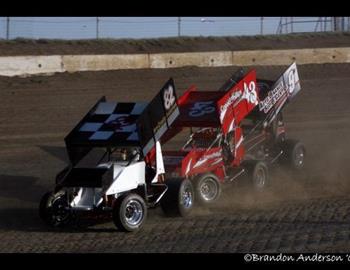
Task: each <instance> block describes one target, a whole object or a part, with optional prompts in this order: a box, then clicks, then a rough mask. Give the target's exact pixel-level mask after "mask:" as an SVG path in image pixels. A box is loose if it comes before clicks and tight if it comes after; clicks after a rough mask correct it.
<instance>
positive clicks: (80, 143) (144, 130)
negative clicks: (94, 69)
mask: <svg viewBox="0 0 350 270" xmlns="http://www.w3.org/2000/svg"><path fill="white" fill-rule="evenodd" d="M178 115H179V110H178V107H177V100H176V93H175V86H174V82H173V80H172V79H170V80H169V81H168V82H167V83H166V84H165V85H164V86H163V88H162V89H161V90H160V91H159V92H158V94H157V95H156V96H155V98H154V99H153V100H152V101H151V102H150V103H145V102H137V103H135V102H123V103H120V102H109V101H106V98H105V97H102V98H101V99H100V100H99V101H98V102H97V103H96V104H95V105H94V106H93V107H92V108H91V109H90V110H89V112H88V113H87V114H86V115H85V117H84V118H83V119H82V120H81V121H80V122H79V123H78V124H77V125H76V126H75V127H74V129H73V130H72V131H71V132H70V133H69V134H68V135H67V136H66V138H65V142H66V146H67V151H68V155H69V158H70V161H71V162H72V163H73V164H76V163H78V162H79V160H81V159H82V158H83V157H84V156H85V155H86V154H87V153H88V152H89V151H90V150H91V148H92V147H98V146H101V147H118V146H120V147H128V146H138V147H141V148H142V150H143V153H144V155H146V154H147V152H148V151H149V150H150V149H151V148H152V147H153V145H154V144H155V142H156V141H157V140H159V139H160V137H161V136H162V135H163V134H164V132H165V131H166V130H167V129H168V128H169V126H170V125H171V124H172V123H173V122H174V121H175V119H176V117H177V116H178Z"/></svg>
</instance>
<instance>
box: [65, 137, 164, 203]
mask: <svg viewBox="0 0 350 270" xmlns="http://www.w3.org/2000/svg"><path fill="white" fill-rule="evenodd" d="M135 160H138V158H135ZM127 164H128V162H127V161H125V162H107V163H101V164H99V165H98V166H97V167H105V168H111V166H112V167H113V179H112V180H111V182H110V184H109V186H104V187H102V188H80V189H79V191H78V194H77V195H76V196H75V198H74V199H73V201H72V202H71V206H72V207H73V208H91V207H94V206H98V205H99V204H100V203H101V202H102V201H103V196H104V195H115V194H118V193H123V192H125V191H129V190H133V189H136V188H137V187H138V186H139V185H145V184H146V183H145V167H146V163H145V162H144V161H137V162H135V161H134V162H133V163H131V164H130V165H128V166H127ZM164 173H165V169H164V162H163V155H162V149H161V146H160V143H159V142H157V143H156V175H155V177H154V178H153V179H152V183H157V182H158V176H159V175H160V174H164ZM104 190H105V191H106V192H103V191H104Z"/></svg>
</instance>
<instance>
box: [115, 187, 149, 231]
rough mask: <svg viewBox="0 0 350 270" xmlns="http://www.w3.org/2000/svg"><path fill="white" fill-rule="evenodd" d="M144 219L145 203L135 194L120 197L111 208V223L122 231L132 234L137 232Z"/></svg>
mask: <svg viewBox="0 0 350 270" xmlns="http://www.w3.org/2000/svg"><path fill="white" fill-rule="evenodd" d="M146 217H147V206H146V203H145V201H144V199H143V198H142V197H141V196H139V195H137V194H135V193H130V194H127V195H125V196H122V197H121V198H120V199H118V200H117V201H116V203H115V204H114V206H113V213H112V218H113V222H114V224H115V225H116V227H117V228H118V229H120V230H122V231H126V232H134V231H137V230H139V229H140V228H141V226H142V224H143V223H144V222H145V220H146Z"/></svg>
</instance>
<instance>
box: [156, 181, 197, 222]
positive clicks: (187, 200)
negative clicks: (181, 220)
mask: <svg viewBox="0 0 350 270" xmlns="http://www.w3.org/2000/svg"><path fill="white" fill-rule="evenodd" d="M165 183H166V185H167V186H168V190H167V192H166V193H165V195H164V197H163V199H162V200H161V201H160V205H161V208H162V209H163V212H164V214H165V215H167V216H182V217H185V216H188V215H189V214H190V212H191V210H192V208H193V205H194V198H195V195H194V188H193V185H192V183H191V181H190V180H188V179H184V180H183V179H181V178H174V179H169V180H167V181H166V182H165Z"/></svg>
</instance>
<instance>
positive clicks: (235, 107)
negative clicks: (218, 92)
mask: <svg viewBox="0 0 350 270" xmlns="http://www.w3.org/2000/svg"><path fill="white" fill-rule="evenodd" d="M258 103H259V98H258V87H257V83H256V72H255V70H251V71H250V72H248V73H247V74H246V75H245V76H244V77H243V78H242V79H241V80H240V81H239V82H238V83H236V84H235V85H234V86H233V87H232V88H231V89H230V90H229V91H228V92H227V93H226V94H225V95H224V96H223V97H222V98H221V99H220V100H218V101H217V106H218V108H219V116H220V123H221V125H222V132H223V134H227V133H228V132H230V131H232V130H233V129H234V127H235V126H237V125H238V124H239V123H240V122H241V121H242V119H243V118H244V117H245V116H246V115H247V114H249V113H250V112H251V111H252V110H253V109H254V108H255V106H256V105H258Z"/></svg>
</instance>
